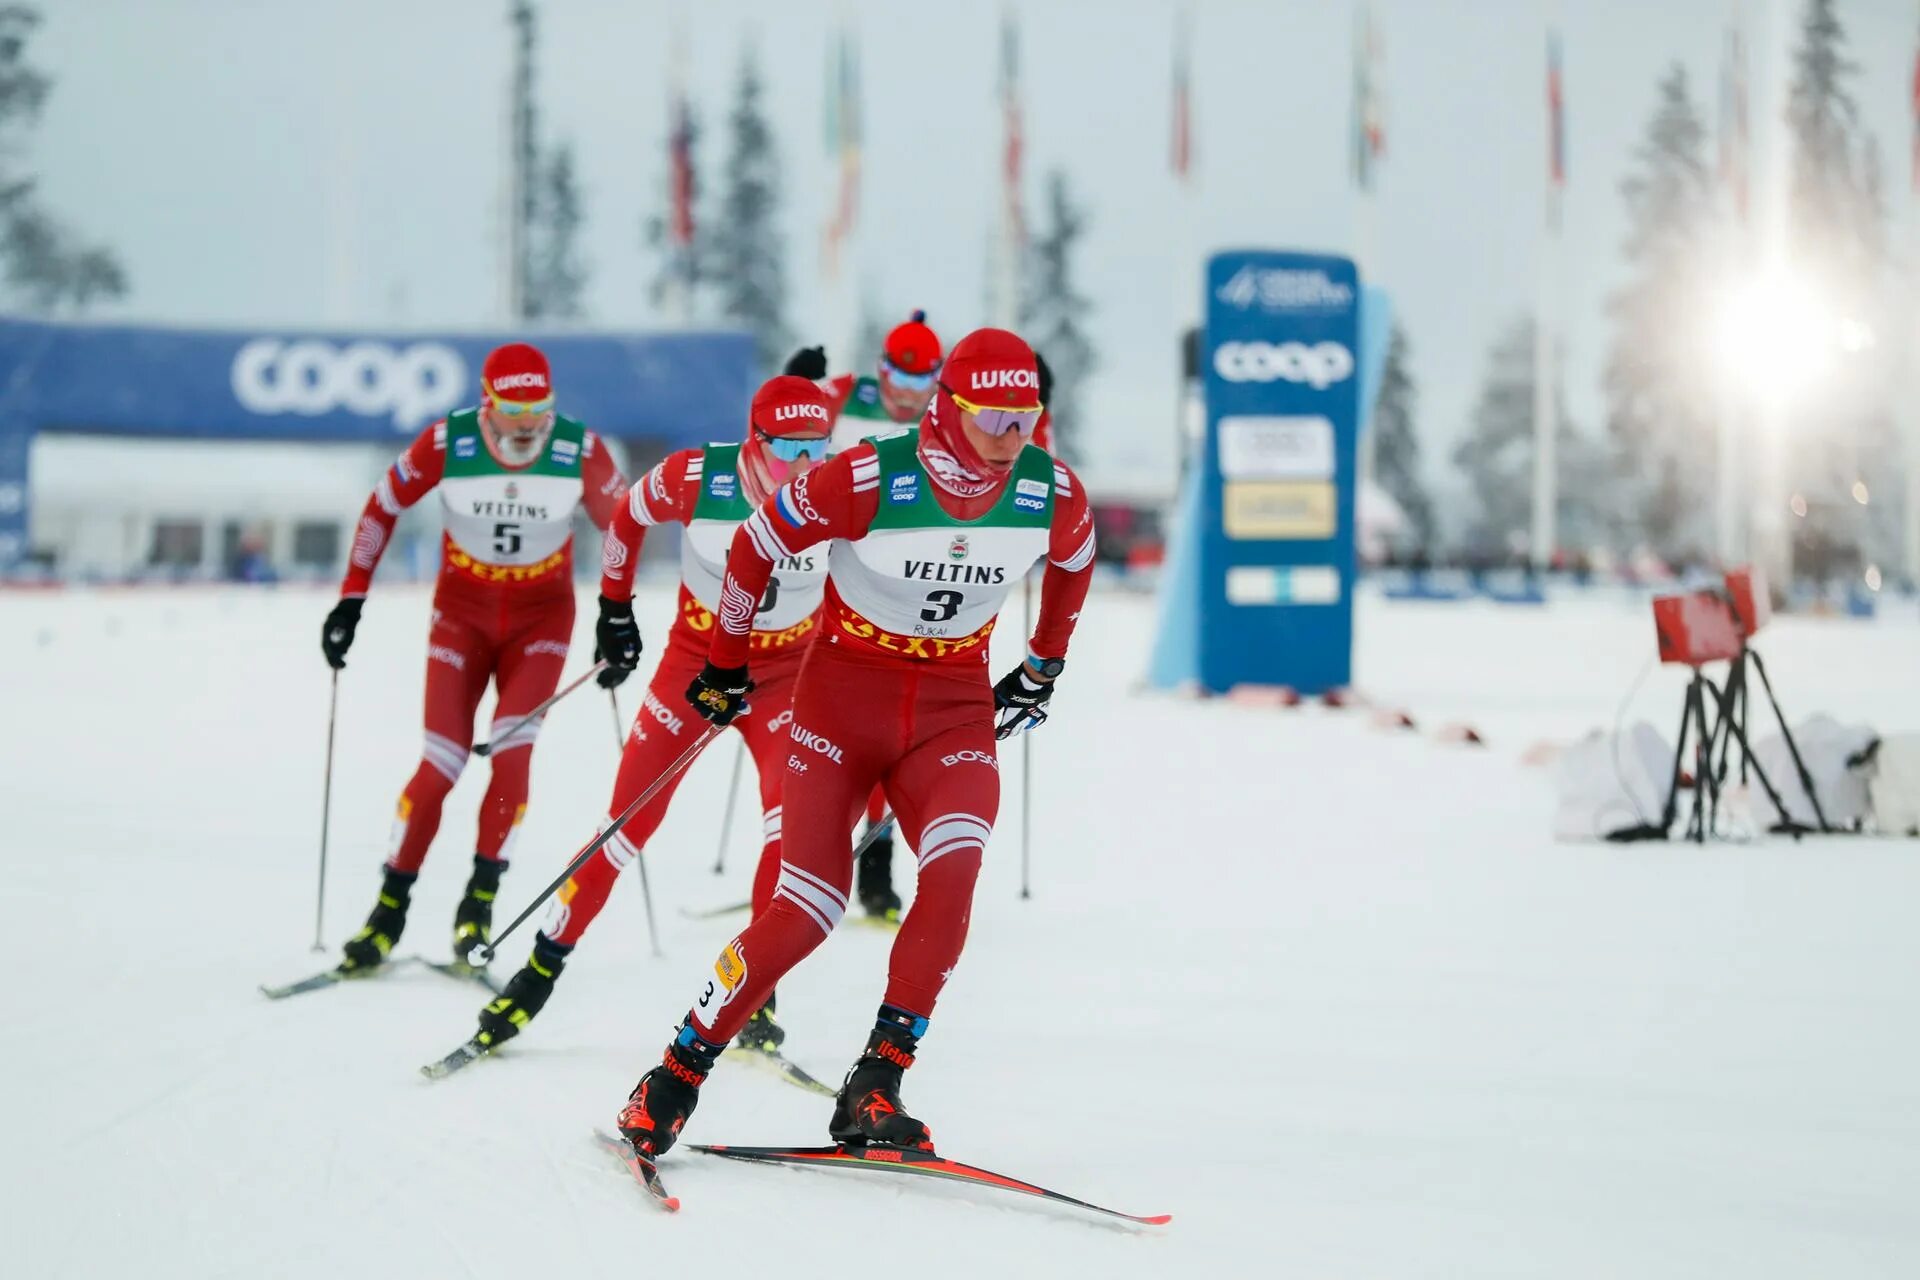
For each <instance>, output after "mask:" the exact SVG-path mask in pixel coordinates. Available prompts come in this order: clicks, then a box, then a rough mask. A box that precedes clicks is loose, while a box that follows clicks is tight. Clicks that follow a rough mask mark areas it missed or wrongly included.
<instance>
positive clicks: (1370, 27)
mask: <svg viewBox="0 0 1920 1280" xmlns="http://www.w3.org/2000/svg"><path fill="white" fill-rule="evenodd" d="M1380 52H1381V49H1380V32H1379V29H1378V28H1376V27H1375V26H1374V24H1373V8H1372V6H1371V5H1364V4H1363V5H1361V6H1360V10H1359V12H1358V13H1356V14H1355V15H1354V26H1353V182H1354V185H1355V186H1357V187H1359V188H1360V190H1362V191H1371V190H1373V171H1374V166H1376V165H1377V164H1379V162H1380V158H1381V157H1382V156H1384V155H1385V154H1386V152H1387V123H1386V112H1385V110H1384V108H1383V107H1382V105H1381V100H1380Z"/></svg>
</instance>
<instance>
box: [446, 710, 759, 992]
mask: <svg viewBox="0 0 1920 1280" xmlns="http://www.w3.org/2000/svg"><path fill="white" fill-rule="evenodd" d="M720 728H721V726H719V725H717V724H709V725H708V726H707V727H706V728H705V729H704V730H702V731H701V733H700V736H699V737H697V738H695V739H694V740H693V741H692V742H690V743H688V744H687V749H686V750H685V751H682V752H681V753H680V754H679V756H678V757H676V758H675V760H674V762H673V763H672V764H670V765H668V766H667V767H666V768H665V769H663V770H661V772H660V776H659V777H657V778H655V779H654V780H653V784H652V785H651V786H649V787H648V788H647V789H646V790H645V791H642V792H641V793H640V794H639V795H637V796H635V797H634V799H633V803H632V804H630V805H628V806H627V807H626V808H625V809H622V810H621V811H620V816H619V817H617V818H615V819H614V820H613V821H612V822H610V823H608V824H607V826H606V829H605V830H603V831H602V832H601V833H600V834H599V835H597V836H595V837H594V838H593V839H592V840H591V841H590V842H589V843H588V845H587V847H586V848H584V849H582V850H581V851H580V852H579V853H577V854H575V855H574V858H573V861H572V862H569V863H568V864H567V867H566V870H564V871H562V872H561V873H560V874H559V875H557V876H555V877H554V879H553V883H552V884H550V885H548V886H547V887H546V888H545V889H542V890H541V891H540V896H539V897H537V898H535V899H534V900H533V901H532V902H529V903H528V904H527V905H526V907H525V908H524V909H523V910H522V911H521V912H520V914H519V915H517V916H515V917H514V918H513V923H512V924H510V925H508V926H507V927H506V928H504V929H502V930H501V931H500V935H499V936H498V937H496V938H495V939H494V940H493V941H492V942H490V943H488V944H487V945H486V946H483V947H480V948H478V950H477V952H476V954H478V955H479V957H480V963H481V964H492V963H493V957H494V956H495V955H497V954H499V951H500V944H501V943H503V942H505V941H506V940H507V937H508V935H510V934H511V933H512V932H513V931H514V930H515V929H518V928H519V927H520V926H521V925H523V924H525V923H526V922H527V917H528V916H530V915H532V914H533V913H534V912H536V911H538V910H539V909H540V907H541V906H542V904H544V903H545V902H546V900H547V899H548V898H551V897H552V896H553V895H554V894H556V893H558V892H560V886H562V885H564V884H565V883H566V882H567V881H569V880H571V879H573V873H574V872H576V871H578V870H579V869H580V868H582V867H584V866H586V865H587V859H589V858H591V857H593V855H594V854H596V853H598V852H600V850H601V849H602V848H604V847H605V846H606V843H607V841H609V840H611V839H613V838H614V837H615V836H617V835H619V834H620V828H622V827H624V826H626V825H627V823H629V822H631V821H632V820H633V815H634V814H636V813H638V812H640V810H641V809H642V808H643V807H645V805H646V803H647V801H649V800H651V799H653V798H654V797H655V796H657V795H659V794H660V792H661V790H662V789H663V788H664V787H665V786H666V785H667V784H668V783H669V782H671V781H673V780H674V779H675V778H676V777H678V776H679V775H680V771H681V770H683V769H685V768H686V767H687V766H688V765H690V764H692V763H693V758H694V757H695V756H697V755H699V754H700V752H701V751H702V750H704V749H705V747H706V745H707V744H708V743H709V742H711V741H713V736H714V735H715V734H717V733H719V732H720ZM641 857H642V862H643V864H644V860H645V855H644V854H643V855H641ZM640 875H641V883H642V884H643V885H644V884H645V883H646V867H645V866H644V865H642V866H641V868H640ZM647 914H648V917H649V921H651V917H652V914H653V904H652V901H651V899H649V901H648V904H647ZM658 950H659V947H658V944H657V943H656V944H655V951H656V953H657V952H658Z"/></svg>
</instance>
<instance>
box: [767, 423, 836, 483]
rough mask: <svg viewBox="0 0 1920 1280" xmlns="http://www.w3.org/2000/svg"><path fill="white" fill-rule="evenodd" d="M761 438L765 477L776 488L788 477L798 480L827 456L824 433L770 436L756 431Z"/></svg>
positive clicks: (785, 481)
mask: <svg viewBox="0 0 1920 1280" xmlns="http://www.w3.org/2000/svg"><path fill="white" fill-rule="evenodd" d="M754 434H755V435H757V436H759V438H760V453H761V458H762V460H763V461H764V462H765V464H766V468H767V479H768V480H770V481H772V487H773V488H779V487H780V486H781V485H783V484H785V483H787V482H788V481H789V480H798V479H799V478H800V477H801V476H803V475H805V474H807V472H809V471H811V470H813V469H814V468H815V467H817V466H819V465H820V464H821V463H822V462H825V461H826V459H827V437H826V436H824V435H816V436H770V435H767V434H766V433H765V432H763V431H756V432H755V433H754Z"/></svg>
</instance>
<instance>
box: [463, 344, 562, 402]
mask: <svg viewBox="0 0 1920 1280" xmlns="http://www.w3.org/2000/svg"><path fill="white" fill-rule="evenodd" d="M480 388H481V390H483V391H485V392H486V393H487V394H488V395H490V396H492V397H493V398H494V399H495V400H519V401H539V400H549V399H551V398H552V397H553V374H552V372H551V371H550V370H549V369H548V368H547V358H546V357H545V356H543V355H541V354H540V350H539V348H537V347H532V346H529V345H527V344H526V343H524V342H509V343H508V344H507V345H506V346H504V347H495V348H494V349H493V350H492V351H490V352H488V353H487V359H486V363H485V364H482V365H481V366H480Z"/></svg>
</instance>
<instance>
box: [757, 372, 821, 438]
mask: <svg viewBox="0 0 1920 1280" xmlns="http://www.w3.org/2000/svg"><path fill="white" fill-rule="evenodd" d="M747 422H748V424H749V425H751V426H752V427H753V428H754V429H755V430H757V431H763V432H765V433H766V434H767V435H770V436H824V435H827V434H828V433H829V432H831V431H832V430H833V411H832V409H831V408H830V407H829V406H828V404H827V396H826V393H825V392H823V391H822V390H820V384H818V383H817V382H815V381H813V379H811V378H801V377H796V376H794V375H793V374H789V373H783V374H780V375H779V376H778V377H773V378H768V379H767V380H766V381H765V382H764V383H762V384H761V386H760V389H759V390H758V391H756V392H754V393H753V407H752V408H751V409H749V410H748V411H747Z"/></svg>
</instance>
